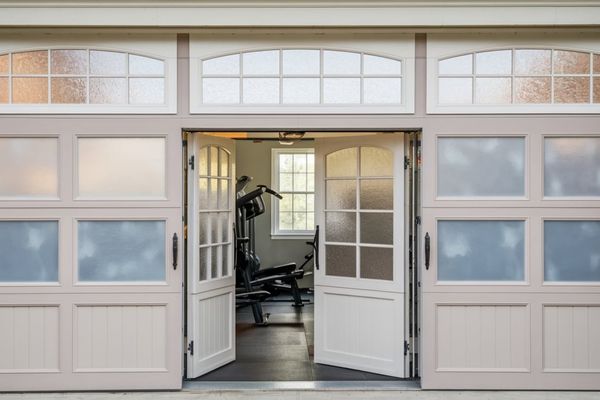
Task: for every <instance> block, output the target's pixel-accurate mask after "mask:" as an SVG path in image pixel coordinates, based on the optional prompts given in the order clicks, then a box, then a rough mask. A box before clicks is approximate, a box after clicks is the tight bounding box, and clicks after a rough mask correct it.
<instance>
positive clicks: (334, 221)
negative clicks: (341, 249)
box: [325, 212, 356, 243]
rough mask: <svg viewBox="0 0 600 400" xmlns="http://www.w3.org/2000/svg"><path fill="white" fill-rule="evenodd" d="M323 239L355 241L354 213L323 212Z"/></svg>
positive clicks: (345, 241) (343, 241)
mask: <svg viewBox="0 0 600 400" xmlns="http://www.w3.org/2000/svg"><path fill="white" fill-rule="evenodd" d="M325 240H326V241H327V242H338V243H355V242H356V213H353V212H327V213H325Z"/></svg>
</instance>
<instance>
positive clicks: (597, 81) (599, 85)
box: [0, 76, 600, 103]
mask: <svg viewBox="0 0 600 400" xmlns="http://www.w3.org/2000/svg"><path fill="white" fill-rule="evenodd" d="M0 86H1V84H0ZM592 90H593V92H594V93H593V98H594V103H600V76H597V77H594V88H593V89H592Z"/></svg>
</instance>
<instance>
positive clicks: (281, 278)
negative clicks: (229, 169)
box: [235, 176, 313, 325]
mask: <svg viewBox="0 0 600 400" xmlns="http://www.w3.org/2000/svg"><path fill="white" fill-rule="evenodd" d="M251 180H252V178H251V177H248V176H242V177H240V178H238V180H237V184H236V190H237V193H238V194H237V200H236V210H237V212H236V246H235V247H236V263H235V264H236V278H237V279H236V282H237V286H238V287H237V288H236V299H237V301H236V305H237V306H238V307H244V306H251V307H252V312H253V315H254V320H255V322H256V324H258V325H266V324H267V323H268V318H269V315H268V313H264V312H263V310H262V304H261V303H262V302H263V301H265V300H266V299H267V298H268V297H270V296H272V295H275V294H277V293H280V292H282V291H289V292H290V293H291V295H292V298H293V301H294V306H296V307H301V306H303V300H302V298H301V293H300V289H299V287H298V280H299V279H302V278H303V277H304V276H305V275H308V274H309V273H306V272H305V271H304V266H305V265H307V264H308V262H309V261H311V260H312V258H313V257H312V252H311V253H309V254H307V255H306V256H305V261H304V263H303V264H302V265H301V266H300V268H297V265H296V263H287V264H282V265H277V266H273V267H268V268H262V269H261V268H260V259H259V258H258V256H257V254H256V234H255V218H256V217H257V216H259V215H261V214H263V213H264V212H265V210H266V209H265V203H264V200H263V198H262V196H263V195H264V194H265V193H268V194H270V195H272V196H274V197H277V198H278V199H281V198H282V196H281V195H280V194H279V193H277V192H275V191H274V190H272V189H271V188H269V187H267V186H265V185H258V186H257V187H256V189H254V190H252V191H251V192H249V193H246V192H245V188H246V186H247V185H248V184H249V183H250V181H251ZM307 243H309V244H312V242H307Z"/></svg>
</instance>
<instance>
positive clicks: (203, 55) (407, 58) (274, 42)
mask: <svg viewBox="0 0 600 400" xmlns="http://www.w3.org/2000/svg"><path fill="white" fill-rule="evenodd" d="M267 50H319V51H320V52H321V55H320V57H321V58H320V60H321V64H322V63H323V57H322V56H323V52H324V51H341V52H348V53H357V54H361V56H362V55H367V56H376V57H383V58H389V59H393V60H397V61H401V63H402V73H401V79H402V83H401V85H402V86H401V89H402V103H401V104H362V103H361V104H323V103H320V104H316V103H315V104H241V102H240V104H214V105H213V104H210V105H209V104H204V103H203V101H202V95H201V90H202V78H203V76H202V62H203V61H204V60H208V59H213V58H217V57H220V56H227V55H234V54H241V53H249V52H255V51H267ZM414 52H415V44H414V34H393V35H392V34H385V35H381V34H356V35H351V36H350V35H347V34H344V33H336V34H320V35H315V34H311V35H306V34H289V35H265V34H247V35H239V34H237V33H232V34H230V35H226V36H222V35H204V34H192V35H191V36H190V112H191V113H192V114H353V113H360V114H410V113H413V112H414V82H415V80H414ZM279 54H280V55H281V54H282V53H281V52H280V53H279ZM281 72H282V63H281V60H280V63H279V74H278V77H279V79H280V82H281V79H283V75H282V73H281ZM362 72H363V71H361V74H360V79H361V82H362V81H363V78H364V77H365V75H364V74H362ZM352 76H353V77H358V74H357V75H356V76H355V75H352ZM396 76H399V75H396ZM240 77H241V76H240ZM315 77H317V76H316V75H315ZM318 77H319V79H320V85H321V87H322V85H323V77H324V75H323V68H322V65H321V70H320V73H319V75H318ZM336 77H337V76H336ZM369 77H371V76H369ZM372 77H373V78H378V77H379V76H372ZM382 77H386V76H382ZM361 85H362V83H361ZM321 95H322V94H321Z"/></svg>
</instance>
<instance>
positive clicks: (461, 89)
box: [438, 78, 473, 104]
mask: <svg viewBox="0 0 600 400" xmlns="http://www.w3.org/2000/svg"><path fill="white" fill-rule="evenodd" d="M438 84H439V92H438V99H439V103H440V104H471V103H473V79H472V78H439V79H438Z"/></svg>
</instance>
